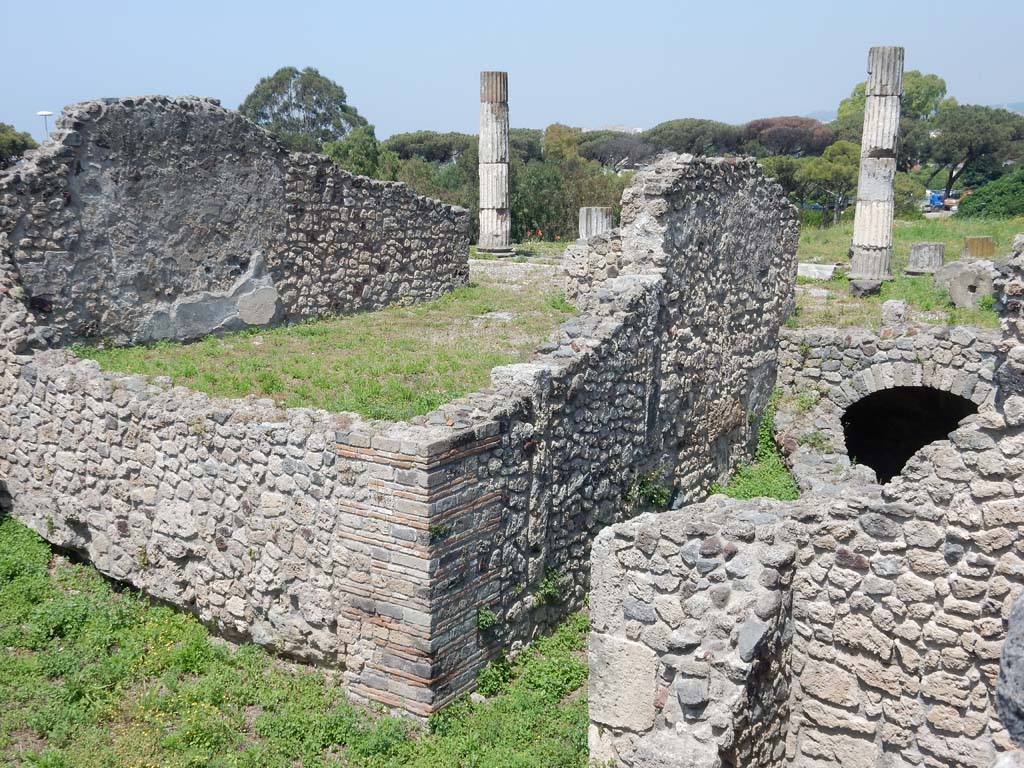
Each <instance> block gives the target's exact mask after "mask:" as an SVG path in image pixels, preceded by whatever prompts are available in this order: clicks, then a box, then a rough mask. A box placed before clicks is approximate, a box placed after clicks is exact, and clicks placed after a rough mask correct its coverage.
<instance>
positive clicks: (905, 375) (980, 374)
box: [775, 325, 1001, 491]
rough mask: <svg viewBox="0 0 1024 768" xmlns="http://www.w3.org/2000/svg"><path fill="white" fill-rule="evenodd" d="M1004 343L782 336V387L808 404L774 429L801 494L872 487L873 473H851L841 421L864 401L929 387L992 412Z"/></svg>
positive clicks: (905, 336)
mask: <svg viewBox="0 0 1024 768" xmlns="http://www.w3.org/2000/svg"><path fill="white" fill-rule="evenodd" d="M1000 339H1001V337H1000V334H999V332H998V331H987V332H986V331H979V330H978V329H976V328H968V327H963V326H954V327H948V326H917V325H897V326H889V327H886V328H883V329H881V331H879V332H877V333H876V332H874V331H868V330H864V329H857V328H846V329H843V328H808V329H800V330H784V331H783V332H782V333H781V335H780V338H779V386H781V387H782V388H783V389H784V390H785V391H786V392H787V393H788V394H789V395H790V396H791V397H797V398H800V399H803V400H804V402H805V403H807V404H809V405H807V406H805V408H804V409H800V408H793V407H789V408H786V407H783V408H780V410H779V411H778V413H777V414H776V418H775V428H776V432H777V434H778V435H779V437H780V440H779V443H780V446H781V448H782V451H783V453H784V454H785V456H786V460H787V462H788V463H789V466H790V468H791V470H792V472H793V475H794V477H795V478H796V480H797V483H798V484H799V486H800V488H801V489H802V490H804V491H813V490H818V489H820V488H828V487H832V486H835V485H837V484H841V483H846V482H854V483H863V482H874V480H875V478H874V476H873V473H872V472H871V471H870V470H869V469H868V468H867V467H863V466H851V464H850V460H849V456H848V455H847V450H846V443H845V438H844V435H843V426H842V421H841V419H842V415H843V411H845V409H846V408H848V407H849V406H850V405H851V404H852V403H854V402H856V401H857V400H860V399H861V398H862V397H866V396H867V395H870V394H872V393H874V392H879V391H881V390H884V389H891V388H893V387H921V386H923V387H931V388H933V389H939V390H942V391H944V392H949V393H951V394H954V395H959V396H961V397H964V398H967V399H968V400H971V401H973V402H974V403H977V405H978V406H979V407H988V408H990V407H992V406H993V404H994V400H995V395H996V381H995V379H996V368H997V366H998V364H999V361H1000V354H999V347H1000Z"/></svg>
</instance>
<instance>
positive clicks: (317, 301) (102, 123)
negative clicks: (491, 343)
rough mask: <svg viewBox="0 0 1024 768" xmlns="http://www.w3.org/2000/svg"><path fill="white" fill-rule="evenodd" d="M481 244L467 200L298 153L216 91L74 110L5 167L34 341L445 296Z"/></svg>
mask: <svg viewBox="0 0 1024 768" xmlns="http://www.w3.org/2000/svg"><path fill="white" fill-rule="evenodd" d="M468 245H469V214H468V212H467V211H464V210H462V209H459V208H453V207H451V206H447V205H444V204H442V203H440V202H437V201H434V200H429V199H427V198H423V197H419V196H417V195H415V194H413V193H412V192H411V191H410V190H409V189H408V188H406V187H405V186H404V185H402V184H394V183H385V182H378V181H374V180H372V179H367V178H364V177H359V176H353V175H351V174H349V173H346V172H345V171H342V170H341V169H339V168H337V167H336V166H335V165H334V164H333V163H331V162H330V161H329V160H328V159H327V158H325V157H322V156H319V155H306V154H297V153H289V152H287V151H286V150H285V149H284V148H283V147H282V146H281V145H280V144H279V143H278V142H277V141H276V140H275V139H274V138H273V137H272V136H270V134H268V133H267V132H266V131H264V130H262V129H261V128H259V127H258V126H256V125H255V124H253V123H251V122H249V121H248V120H246V119H245V118H243V117H242V116H241V115H239V114H238V113H236V112H232V111H229V110H226V109H223V108H222V107H220V105H219V102H217V101H215V100H212V99H201V98H194V97H181V98H174V99H172V98H166V97H162V96H147V97H141V98H132V99H104V100H97V101H87V102H82V103H79V104H73V105H71V106H69V107H67V108H65V110H64V112H63V113H62V114H61V116H60V117H59V118H58V120H57V125H56V130H55V132H54V133H53V134H52V135H51V138H50V140H48V141H47V142H45V143H44V144H43V145H42V146H41V147H40V148H39V149H38V150H36V151H33V152H30V153H28V154H27V155H26V157H25V159H24V160H23V161H22V162H20V163H19V164H17V165H15V166H14V167H12V168H10V169H8V170H6V171H4V172H2V173H0V267H3V269H4V271H5V272H7V273H8V274H7V277H6V278H5V279H4V281H3V282H4V283H5V285H6V284H8V283H9V284H10V285H8V286H7V287H8V296H10V297H12V298H14V299H17V300H19V301H21V302H22V303H23V304H24V305H25V306H26V307H27V308H28V309H29V310H31V317H30V318H29V321H30V322H29V323H28V324H27V325H25V326H24V327H23V328H22V329H21V332H20V333H18V334H16V335H14V336H15V338H13V339H11V340H10V341H9V343H14V344H16V345H17V347H18V351H21V350H23V349H25V348H26V347H27V346H34V347H42V346H46V345H50V346H66V345H68V344H72V343H97V342H100V341H105V342H112V343H116V344H130V343H139V342H145V341H152V340H157V339H178V340H188V339H195V338H198V337H202V336H204V335H207V334H209V333H215V332H222V331H230V330H237V329H240V328H244V327H251V326H268V325H272V324H275V323H279V322H290V321H296V320H302V319H307V318H312V317H317V316H321V315H328V314H343V313H350V312H355V311H361V310H372V309H379V308H381V307H384V306H387V305H389V304H392V303H395V302H408V301H413V300H420V299H430V298H435V297H437V296H439V295H441V294H443V293H445V292H447V291H449V290H451V289H452V288H454V287H456V286H458V285H461V284H463V283H464V282H465V281H466V279H467V277H468V261H467V259H468ZM12 335H13V334H12Z"/></svg>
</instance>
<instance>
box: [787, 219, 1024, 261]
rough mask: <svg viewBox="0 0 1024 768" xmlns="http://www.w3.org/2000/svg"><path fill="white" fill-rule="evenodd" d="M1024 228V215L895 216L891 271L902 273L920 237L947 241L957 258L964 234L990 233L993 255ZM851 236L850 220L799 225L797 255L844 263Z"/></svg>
mask: <svg viewBox="0 0 1024 768" xmlns="http://www.w3.org/2000/svg"><path fill="white" fill-rule="evenodd" d="M1018 232H1024V217H1020V216H1018V217H1016V218H1005V219H962V218H959V217H957V216H951V217H949V218H944V219H917V220H912V221H901V220H897V221H896V222H895V224H894V225H893V256H892V262H893V263H892V269H893V274H896V275H898V274H902V273H903V268H904V267H905V266H906V264H907V259H908V258H909V256H910V245H911V243H917V242H922V241H928V242H942V243H945V244H946V261H953V260H954V259H958V258H960V250H961V249H962V248H963V244H964V238H965V237H968V236H971V237H974V236H978V235H990V236H992V237H994V238H995V241H996V255H1005V254H1006V253H1009V250H1010V245H1012V244H1013V237H1014V235H1015V234H1017V233H1018ZM852 238H853V223H852V222H847V223H842V224H838V225H837V226H834V227H827V228H824V229H822V228H820V227H808V226H805V227H801V228H800V245H799V247H798V248H797V258H798V259H799V260H800V261H805V262H816V263H819V264H846V263H848V262H849V259H848V258H847V255H846V254H847V251H848V250H849V248H850V241H851V239H852Z"/></svg>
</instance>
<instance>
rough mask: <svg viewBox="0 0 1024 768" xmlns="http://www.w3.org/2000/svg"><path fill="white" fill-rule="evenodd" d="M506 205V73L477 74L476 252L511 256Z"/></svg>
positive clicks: (509, 226) (508, 217) (510, 221)
mask: <svg viewBox="0 0 1024 768" xmlns="http://www.w3.org/2000/svg"><path fill="white" fill-rule="evenodd" d="M511 228H512V218H511V215H510V213H509V202H508V73H507V72H481V73H480V237H479V238H478V240H477V246H476V249H477V250H478V251H483V252H484V253H493V254H494V255H496V256H514V255H515V251H514V250H512V242H511V236H510V235H511Z"/></svg>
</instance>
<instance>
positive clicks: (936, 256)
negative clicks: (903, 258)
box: [904, 243, 946, 275]
mask: <svg viewBox="0 0 1024 768" xmlns="http://www.w3.org/2000/svg"><path fill="white" fill-rule="evenodd" d="M945 259H946V244H945V243H912V244H911V246H910V258H909V260H908V261H907V268H906V269H905V270H904V271H905V272H906V273H907V274H908V275H932V274H935V271H936V270H937V269H939V267H941V266H942V264H943V262H944V261H945Z"/></svg>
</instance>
